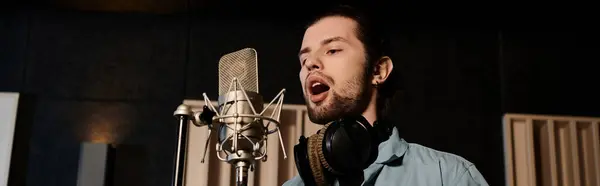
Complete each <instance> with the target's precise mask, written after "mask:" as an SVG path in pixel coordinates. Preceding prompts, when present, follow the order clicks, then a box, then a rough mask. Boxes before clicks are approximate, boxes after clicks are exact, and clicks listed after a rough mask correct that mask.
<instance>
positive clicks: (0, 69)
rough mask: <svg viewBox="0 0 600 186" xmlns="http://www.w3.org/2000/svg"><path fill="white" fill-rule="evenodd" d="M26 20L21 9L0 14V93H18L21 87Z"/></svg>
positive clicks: (25, 43) (25, 13)
mask: <svg viewBox="0 0 600 186" xmlns="http://www.w3.org/2000/svg"><path fill="white" fill-rule="evenodd" d="M28 18H29V16H28V11H25V10H24V9H22V8H17V9H13V10H8V11H2V12H1V13H0V91H10V92H19V91H20V90H21V88H22V86H23V85H22V84H23V71H24V70H25V62H24V61H25V60H24V59H25V50H26V49H27V37H28V33H29V30H28V23H29V22H28V21H29V19H28Z"/></svg>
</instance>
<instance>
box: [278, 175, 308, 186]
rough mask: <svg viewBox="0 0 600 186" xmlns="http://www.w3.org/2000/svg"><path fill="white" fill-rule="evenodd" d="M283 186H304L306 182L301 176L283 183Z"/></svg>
mask: <svg viewBox="0 0 600 186" xmlns="http://www.w3.org/2000/svg"><path fill="white" fill-rule="evenodd" d="M283 186H304V182H303V181H302V179H301V178H300V176H294V177H293V178H292V179H290V180H288V181H286V182H285V183H283Z"/></svg>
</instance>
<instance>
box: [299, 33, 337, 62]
mask: <svg viewBox="0 0 600 186" xmlns="http://www.w3.org/2000/svg"><path fill="white" fill-rule="evenodd" d="M334 41H342V42H347V40H346V39H345V38H343V37H340V36H335V37H331V38H327V39H324V40H323V41H321V46H323V45H327V44H329V43H331V42H334ZM308 52H310V48H308V47H304V48H303V49H302V50H300V52H298V57H300V56H301V55H302V54H304V53H308Z"/></svg>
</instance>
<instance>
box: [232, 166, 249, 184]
mask: <svg viewBox="0 0 600 186" xmlns="http://www.w3.org/2000/svg"><path fill="white" fill-rule="evenodd" d="M248 167H250V164H249V163H248V162H246V161H238V162H236V163H235V181H236V185H237V186H247V185H248Z"/></svg>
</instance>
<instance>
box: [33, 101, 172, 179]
mask: <svg viewBox="0 0 600 186" xmlns="http://www.w3.org/2000/svg"><path fill="white" fill-rule="evenodd" d="M178 103H179V102H175V101H173V102H101V101H72V100H49V99H39V100H38V102H37V103H36V109H35V110H34V111H33V112H34V113H33V118H34V119H33V127H32V130H33V131H32V134H31V136H32V137H31V140H30V141H31V142H30V144H31V145H30V150H29V165H28V174H27V180H28V183H27V185H45V186H69V185H73V186H74V185H75V184H76V179H77V168H78V167H77V166H78V163H79V162H78V159H79V152H80V144H81V143H82V142H93V143H104V144H112V145H114V146H116V157H114V160H115V161H113V162H116V163H121V164H119V165H107V167H114V168H117V169H119V170H115V171H113V173H114V174H112V176H113V177H112V178H113V181H114V182H113V183H117V185H122V184H118V183H128V182H129V181H127V180H124V179H131V178H128V175H129V176H135V179H138V181H139V183H144V185H148V186H151V185H156V186H163V185H169V183H170V180H171V170H172V165H173V160H172V157H173V153H174V147H175V138H176V135H175V132H176V131H175V128H176V125H177V120H176V119H175V118H174V117H173V116H172V113H173V111H174V109H175V108H176V107H177V105H178ZM134 157H135V158H134ZM133 159H135V161H134V160H133ZM123 161H126V162H127V163H123ZM123 171H127V172H129V171H137V172H138V173H139V174H137V173H136V174H134V173H127V172H123ZM140 175H144V176H140Z"/></svg>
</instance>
